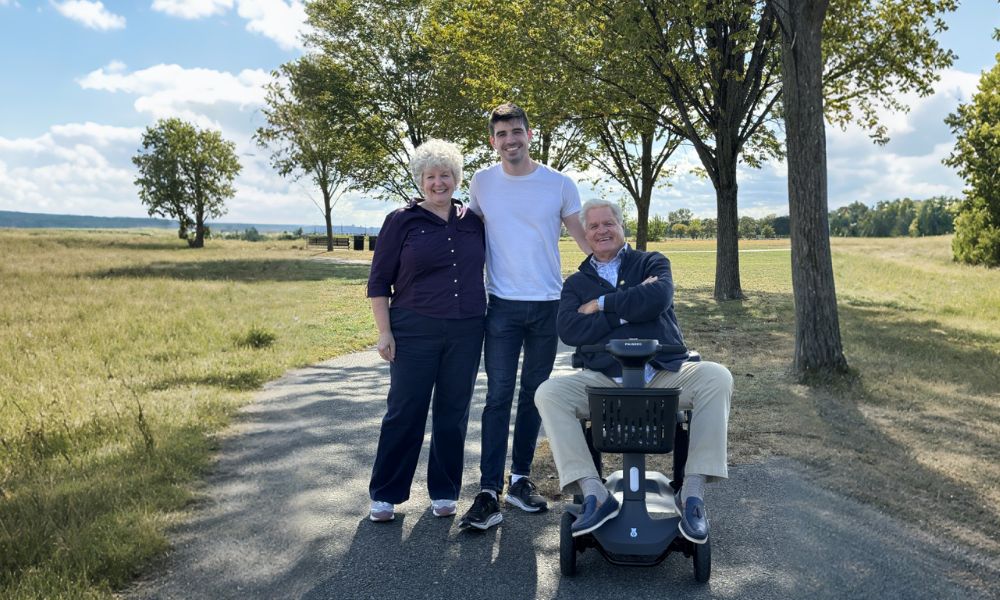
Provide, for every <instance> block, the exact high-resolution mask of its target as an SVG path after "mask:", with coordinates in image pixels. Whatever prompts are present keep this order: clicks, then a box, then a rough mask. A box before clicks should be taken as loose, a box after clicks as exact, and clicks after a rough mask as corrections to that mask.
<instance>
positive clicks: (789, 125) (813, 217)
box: [773, 0, 847, 374]
mask: <svg viewBox="0 0 1000 600" xmlns="http://www.w3.org/2000/svg"><path fill="white" fill-rule="evenodd" d="M773 4H774V6H775V7H776V10H775V13H776V14H777V16H778V20H779V22H780V24H781V31H782V36H781V39H782V48H781V50H782V51H781V58H782V78H781V80H782V88H783V91H784V112H785V144H786V148H787V151H788V208H789V218H790V224H791V237H792V293H793V297H794V299H795V355H794V361H793V366H794V368H795V370H796V371H797V372H799V373H800V374H811V373H817V374H830V373H842V372H845V371H846V370H847V359H846V358H844V352H843V347H842V344H841V341H840V320H839V317H838V314H837V292H836V287H835V285H834V280H833V259H832V255H831V252H830V236H829V223H828V221H827V212H828V208H827V206H828V205H827V182H826V125H825V122H824V112H823V53H822V45H823V44H822V40H823V21H824V19H825V18H826V12H827V8H828V6H829V0H773Z"/></svg>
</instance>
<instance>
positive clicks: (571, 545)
mask: <svg viewBox="0 0 1000 600" xmlns="http://www.w3.org/2000/svg"><path fill="white" fill-rule="evenodd" d="M575 520H576V519H575V518H574V517H573V515H571V514H570V513H568V512H564V513H563V516H562V519H561V520H560V521H559V570H560V571H561V572H562V574H563V575H565V576H566V577H572V576H573V575H576V541H575V540H574V539H573V530H572V529H571V527H572V526H573V521H575Z"/></svg>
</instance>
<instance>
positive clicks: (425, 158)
mask: <svg viewBox="0 0 1000 600" xmlns="http://www.w3.org/2000/svg"><path fill="white" fill-rule="evenodd" d="M462 163H463V159H462V151H461V150H459V149H458V146H457V145H455V144H453V143H451V142H446V141H444V140H438V139H433V138H432V139H429V140H427V141H426V142H424V143H423V144H420V145H419V146H417V149H416V150H415V151H414V152H413V158H411V159H410V174H411V175H412V176H413V182H414V183H416V184H417V189H423V187H422V185H423V182H424V172H425V171H427V169H433V168H435V167H437V168H444V169H448V170H449V171H451V176H452V177H453V178H454V179H455V189H458V187H459V186H461V185H462Z"/></svg>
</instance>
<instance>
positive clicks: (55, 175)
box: [0, 122, 141, 216]
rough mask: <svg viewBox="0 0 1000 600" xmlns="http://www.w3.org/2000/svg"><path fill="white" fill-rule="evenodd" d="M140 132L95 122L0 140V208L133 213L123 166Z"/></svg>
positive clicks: (128, 172)
mask: <svg viewBox="0 0 1000 600" xmlns="http://www.w3.org/2000/svg"><path fill="white" fill-rule="evenodd" d="M140 136H141V130H140V129H138V128H129V127H113V126H109V125H99V124H96V123H89V122H88V123H70V124H65V125H56V126H53V127H51V128H50V129H49V131H48V132H46V133H44V134H42V135H41V136H38V137H36V138H18V139H7V138H2V137H0V190H2V191H0V209H5V210H23V211H29V212H30V211H39V210H41V211H46V212H63V213H73V214H91V215H93V214H97V215H101V214H103V215H109V216H110V215H114V214H129V213H131V214H135V213H136V211H135V210H134V209H133V210H130V211H128V213H123V212H122V211H124V210H126V209H125V208H124V207H121V206H120V204H121V199H122V197H123V194H122V192H123V191H126V194H125V197H126V200H125V201H126V202H129V203H130V202H134V197H135V193H134V191H133V190H132V181H133V179H134V178H135V174H134V173H133V171H132V169H130V168H126V167H123V165H124V164H127V156H128V155H129V154H130V153H131V152H134V150H135V148H137V147H138V144H139V139H140Z"/></svg>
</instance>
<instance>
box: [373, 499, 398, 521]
mask: <svg viewBox="0 0 1000 600" xmlns="http://www.w3.org/2000/svg"><path fill="white" fill-rule="evenodd" d="M368 518H369V519H371V520H372V521H375V522H376V523H386V522H388V521H391V520H393V519H395V518H396V507H395V506H393V504H392V503H391V502H379V501H378V500H372V507H371V511H370V512H369V513H368Z"/></svg>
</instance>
